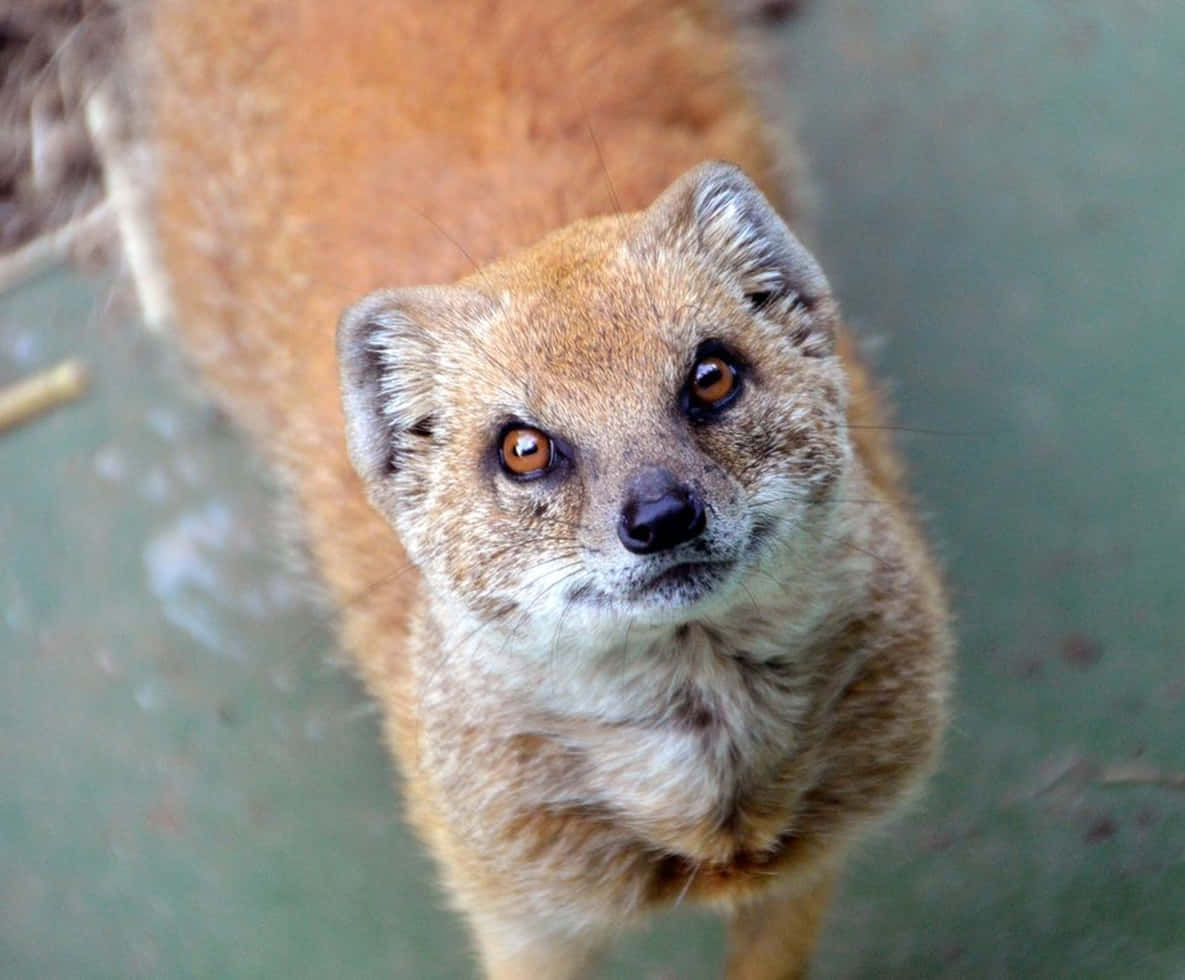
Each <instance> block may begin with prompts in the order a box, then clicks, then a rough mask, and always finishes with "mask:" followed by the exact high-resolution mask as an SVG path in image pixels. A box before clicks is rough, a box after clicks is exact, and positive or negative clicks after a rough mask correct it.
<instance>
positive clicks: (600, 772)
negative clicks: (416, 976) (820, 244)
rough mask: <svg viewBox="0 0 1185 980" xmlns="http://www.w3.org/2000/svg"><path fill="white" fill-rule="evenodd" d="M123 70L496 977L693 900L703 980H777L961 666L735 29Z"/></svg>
mask: <svg viewBox="0 0 1185 980" xmlns="http://www.w3.org/2000/svg"><path fill="white" fill-rule="evenodd" d="M152 36H153V39H154V42H155V49H156V69H155V70H156V72H157V78H156V81H155V84H154V94H155V101H154V119H155V123H154V126H155V128H154V138H155V142H156V148H157V160H158V167H159V172H158V175H157V178H158V184H157V192H156V199H155V201H156V204H155V211H156V214H157V216H158V233H159V239H160V243H161V246H162V250H163V256H164V260H165V265H166V268H167V272H168V277H169V281H170V283H171V294H172V300H173V305H174V308H175V311H176V319H177V324H178V328H179V331H180V334H181V336H182V338H183V340H184V342H185V344H186V347H187V349H188V350H189V351H190V352H191V354H192V356H193V358H194V359H195V361H196V363H197V364H198V366H199V367H200V369H201V370H202V371H203V372H204V374H205V376H206V377H207V379H208V380H209V383H210V385H211V386H212V388H213V390H214V391H215V392H216V393H217V395H218V396H219V397H220V399H221V400H222V401H223V403H224V404H225V405H226V406H227V407H228V409H229V411H230V412H231V413H232V414H233V415H234V416H235V418H236V419H238V420H239V421H240V422H241V424H242V425H243V426H245V427H246V429H247V430H248V431H249V432H250V433H251V434H252V435H253V436H254V437H255V438H256V440H257V441H258V442H259V444H260V445H261V446H262V447H263V448H264V449H265V450H266V451H267V452H268V453H269V454H270V455H271V457H272V458H273V459H274V460H275V462H276V463H277V464H278V467H279V469H280V470H281V472H282V473H284V474H285V475H286V477H287V479H288V481H289V482H290V484H291V486H292V489H293V491H294V493H295V496H296V498H297V499H298V501H299V503H300V505H301V509H302V511H303V515H304V519H305V523H306V529H307V535H308V541H309V544H310V547H311V550H312V552H313V554H314V555H315V557H316V559H317V562H318V564H319V567H320V570H321V573H322V575H323V577H324V581H325V583H326V585H327V586H328V589H329V590H330V592H331V594H332V595H333V596H334V597H335V598H336V600H337V601H338V603H339V606H340V610H341V632H342V638H343V641H344V643H345V645H346V646H347V648H348V649H349V650H350V651H351V652H352V653H353V655H354V657H355V658H356V661H357V663H358V664H359V666H360V669H361V672H362V675H363V677H364V679H365V682H366V684H367V686H368V688H369V690H370V692H371V694H372V695H373V697H374V698H375V699H376V700H377V701H378V703H379V704H380V706H381V707H382V709H383V713H384V720H385V730H386V733H387V737H388V741H389V743H390V746H391V749H392V751H393V752H394V754H395V756H396V758H397V760H398V761H399V764H400V768H401V771H402V773H403V777H404V786H405V793H406V798H407V801H408V811H409V816H410V819H411V820H412V822H413V823H414V825H415V826H416V828H417V829H418V831H419V832H420V834H421V836H422V837H423V839H424V840H425V842H426V843H427V845H428V846H429V848H430V849H431V850H432V852H433V854H434V855H435V857H436V859H437V861H438V864H439V867H440V870H441V874H442V877H443V879H444V881H445V883H446V885H447V887H448V889H449V891H450V893H451V895H452V896H453V898H454V900H455V902H456V904H457V906H458V907H459V909H460V910H461V911H462V912H463V914H464V915H465V917H466V920H467V921H468V923H469V925H470V927H471V929H472V932H473V935H474V939H475V943H476V947H477V950H478V952H479V955H480V957H481V960H482V963H483V966H484V969H485V971H486V973H487V975H488V976H490V977H493V978H512V977H530V978H532V980H539V978H560V980H562V978H566V977H575V976H579V975H582V973H583V971H585V970H586V969H587V968H588V967H589V965H590V964H591V963H593V962H594V961H595V958H596V954H597V951H598V950H599V949H600V948H601V946H602V945H603V944H604V943H605V942H606V941H607V940H608V939H609V938H611V937H612V935H613V934H615V933H616V932H618V931H619V930H620V929H621V928H622V927H623V926H626V925H629V924H631V923H633V922H635V921H638V920H639V919H641V918H642V917H643V916H645V914H646V913H648V912H649V911H651V910H654V909H657V908H662V907H664V906H669V905H671V904H674V903H676V902H679V901H704V902H709V903H712V904H714V905H715V906H716V907H718V908H719V909H721V910H722V911H723V913H724V914H726V915H727V916H728V917H729V919H730V953H729V967H728V968H729V975H730V976H731V977H735V978H784V977H796V976H800V975H802V974H803V972H804V971H805V969H806V964H807V960H808V957H809V954H810V951H811V948H812V946H813V944H814V941H815V937H816V934H817V932H818V929H819V927H820V923H821V921H822V915H823V910H824V908H825V904H826V899H827V897H828V895H829V893H830V891H831V888H832V884H833V882H834V879H835V876H836V874H837V872H838V869H839V868H840V865H841V863H842V860H843V857H844V854H845V852H846V851H847V850H848V849H849V847H850V845H851V843H852V842H854V841H855V840H857V839H858V838H859V836H860V835H861V833H862V832H863V831H865V830H866V829H867V828H868V827H869V826H870V825H871V824H872V823H873V822H874V821H876V820H877V819H878V818H881V817H883V816H884V815H885V814H887V813H889V812H891V811H892V810H893V808H894V807H895V806H897V805H898V804H899V803H900V801H901V800H902V799H903V798H904V797H905V796H906V795H907V794H908V793H909V791H910V790H911V789H912V788H914V787H915V786H917V785H918V783H919V781H920V780H921V778H922V777H923V776H924V775H925V773H926V772H927V771H928V769H929V767H930V765H931V764H932V760H933V757H934V754H935V751H936V747H937V744H938V741H939V737H940V733H941V729H942V727H943V722H944V717H945V707H944V705H945V695H946V683H947V681H946V675H947V670H948V661H949V657H950V648H951V640H950V635H949V629H948V625H947V612H946V607H945V600H944V598H943V595H942V589H941V585H940V582H939V578H938V576H937V574H936V572H935V570H934V568H933V566H932V563H931V560H930V558H929V557H928V554H927V551H926V548H925V545H924V542H923V540H922V537H921V535H920V533H919V531H918V527H917V524H916V521H915V520H914V518H913V517H912V514H911V508H910V503H909V499H908V496H907V494H906V492H905V491H904V489H903V485H902V478H901V475H900V472H899V465H898V462H897V458H896V456H895V453H894V450H893V447H892V445H891V443H890V440H889V439H888V437H887V432H886V416H885V413H884V410H883V409H882V407H881V405H880V403H879V401H878V398H877V396H876V394H875V391H874V389H873V387H872V385H871V383H870V381H869V379H868V377H867V375H866V373H865V371H864V369H863V367H862V366H861V364H860V362H859V361H858V359H857V358H856V356H855V353H854V350H853V348H852V346H851V343H850V341H849V339H848V336H847V334H846V332H845V330H844V327H843V324H842V322H841V319H840V315H839V312H838V307H837V304H836V301H835V299H834V298H833V296H832V294H831V290H830V287H829V285H828V282H827V279H826V278H825V276H824V274H823V272H822V271H821V270H820V268H819V267H818V265H817V264H816V262H815V260H814V259H813V258H812V257H811V256H810V255H809V254H808V253H807V251H806V250H805V249H804V248H803V246H802V245H801V244H800V243H799V241H798V240H797V239H796V238H795V237H794V236H793V234H792V233H791V232H790V231H789V230H788V228H787V226H786V224H785V219H786V218H787V217H790V216H792V215H793V210H792V202H791V201H790V199H789V198H788V196H787V194H786V184H787V181H788V178H789V176H790V172H791V171H792V169H793V168H792V167H790V166H789V165H788V163H787V162H786V161H785V159H784V158H781V157H779V154H778V153H777V152H775V145H774V144H775V139H774V135H773V133H772V132H771V130H770V128H769V127H768V126H766V124H765V123H764V122H763V120H762V118H761V116H760V114H759V113H758V111H757V110H756V108H755V106H754V104H753V102H752V100H751V97H750V96H749V94H748V93H747V92H746V90H745V87H744V85H743V84H742V81H741V71H740V66H739V64H738V49H737V46H736V44H735V42H734V39H733V35H732V32H731V28H730V24H729V22H728V20H727V18H726V17H725V16H724V15H723V14H721V13H719V12H718V11H716V10H715V9H714V8H713V7H712V6H710V5H709V4H707V3H704V2H699V0H657V2H656V0H651V2H638V0H606V2H600V3H586V2H573V0H561V2H556V3H549V4H532V3H527V2H523V0H516V2H508V0H497V2H489V3H473V2H470V0H440V2H435V3H423V4H405V3H395V4H390V5H381V4H374V3H370V2H362V0H335V2H333V3H329V2H326V0H296V2H286V3H280V2H278V0H258V2H253V3H242V2H239V0H202V2H197V0H186V2H181V0H159V2H158V3H157V4H156V5H155V12H154V15H153V23H152ZM705 160H708V161H714V160H725V161H730V162H729V163H716V162H708V163H704V162H703V161H705ZM343 311H346V312H345V313H344V315H343ZM339 319H340V326H338V328H337V331H336V339H335V324H338V321H339Z"/></svg>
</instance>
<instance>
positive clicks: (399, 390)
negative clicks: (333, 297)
mask: <svg viewBox="0 0 1185 980" xmlns="http://www.w3.org/2000/svg"><path fill="white" fill-rule="evenodd" d="M473 299H474V296H473V295H472V294H471V293H470V291H469V290H465V289H463V288H461V287H453V286H421V287H415V288H410V289H387V290H380V291H379V292H376V293H371V294H370V295H369V296H367V297H366V298H365V299H363V300H361V301H359V302H358V303H355V304H354V305H353V306H352V307H350V308H349V309H348V310H347V311H346V312H345V314H344V315H343V316H342V318H341V321H340V323H339V324H338V328H337V358H338V367H339V370H340V376H341V389H342V405H343V407H344V409H345V416H346V444H347V446H348V448H349V452H350V461H351V462H352V463H353V464H354V469H356V470H357V471H358V474H359V476H361V477H362V479H363V480H364V481H365V482H366V483H367V484H370V485H373V484H375V483H377V482H379V481H381V480H384V479H385V478H387V477H390V476H393V475H394V474H395V473H396V472H397V471H398V470H399V468H400V466H401V464H402V461H403V459H404V458H405V457H406V455H407V454H408V452H409V451H410V450H411V448H412V443H413V442H414V441H415V440H416V439H422V438H430V437H431V435H432V426H433V422H434V417H435V415H436V413H437V411H438V397H439V396H438V391H439V387H440V384H439V374H440V371H439V364H440V358H439V354H438V347H439V344H440V341H441V339H442V337H443V336H444V335H445V334H446V333H447V331H448V330H449V327H450V326H451V325H453V324H456V323H458V321H459V320H461V319H464V318H465V316H466V314H468V315H469V316H472V314H473V309H472V308H473V305H474V304H473Z"/></svg>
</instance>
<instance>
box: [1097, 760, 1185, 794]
mask: <svg viewBox="0 0 1185 980" xmlns="http://www.w3.org/2000/svg"><path fill="white" fill-rule="evenodd" d="M1099 782H1100V783H1102V784H1103V785H1104V786H1164V787H1165V788H1167V789H1181V790H1185V772H1178V771H1176V770H1173V769H1161V768H1160V767H1159V766H1152V765H1148V764H1146V763H1140V762H1119V763H1115V764H1114V765H1110V766H1104V767H1103V771H1102V773H1101V775H1100V776H1099Z"/></svg>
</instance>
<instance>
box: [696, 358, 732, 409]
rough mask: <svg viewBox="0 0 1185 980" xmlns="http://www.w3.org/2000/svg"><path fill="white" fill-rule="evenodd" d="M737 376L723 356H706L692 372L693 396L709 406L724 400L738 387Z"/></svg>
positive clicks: (705, 405) (701, 403)
mask: <svg viewBox="0 0 1185 980" xmlns="http://www.w3.org/2000/svg"><path fill="white" fill-rule="evenodd" d="M736 383H737V376H736V371H734V370H733V367H732V365H731V364H729V363H728V362H727V361H726V360H724V358H722V357H705V358H704V359H703V360H701V361H699V363H697V364H696V366H695V370H693V371H692V374H691V397H692V398H693V399H694V400H695V401H697V402H699V404H700V405H702V406H704V407H707V406H709V405H716V404H718V403H719V402H722V401H723V400H724V399H725V398H727V397H728V396H729V395H731V394H732V392H733V389H735V388H736Z"/></svg>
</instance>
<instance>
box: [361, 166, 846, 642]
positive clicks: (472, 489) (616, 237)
mask: <svg viewBox="0 0 1185 980" xmlns="http://www.w3.org/2000/svg"><path fill="white" fill-rule="evenodd" d="M836 318H837V312H836V307H835V303H834V301H833V300H832V297H831V295H830V291H829V288H828V285H827V281H826V279H825V278H824V276H823V274H822V272H821V271H820V269H819V267H818V265H817V264H816V263H815V261H814V259H813V258H812V257H811V256H810V255H809V254H808V253H807V251H806V250H805V249H804V248H803V246H802V245H801V244H800V243H799V242H798V240H797V239H796V238H795V237H794V236H793V235H792V234H791V233H790V231H789V230H788V229H787V228H786V226H785V224H784V223H783V222H782V220H781V218H779V216H778V215H777V213H776V212H775V211H774V209H773V208H772V207H771V206H770V204H769V203H768V202H767V201H766V199H765V198H764V197H763V196H762V195H761V193H760V191H758V189H757V188H756V187H755V186H754V184H753V183H752V182H751V181H750V180H749V179H748V178H747V177H746V176H745V175H744V174H743V173H741V172H740V171H739V170H738V169H737V168H735V167H733V166H729V165H726V164H720V163H708V164H704V165H701V166H699V167H697V168H696V169H694V170H692V171H690V172H689V173H687V174H685V175H684V176H683V177H681V178H680V179H679V180H677V181H676V182H675V183H674V184H672V185H671V186H670V187H669V188H667V190H666V191H664V192H663V193H662V195H661V196H659V198H658V199H657V200H656V201H655V202H654V203H653V204H652V205H651V206H650V207H649V208H647V209H645V210H644V211H641V212H637V213H634V214H627V215H618V216H614V217H605V218H598V219H593V220H588V221H583V222H579V223H577V224H574V225H571V226H569V227H567V228H564V229H562V230H560V231H557V232H555V233H553V234H552V235H550V236H548V237H547V238H545V239H543V240H542V241H541V242H539V243H538V244H536V245H535V246H533V247H531V248H529V249H527V250H526V251H524V252H522V253H520V254H518V255H515V256H513V257H511V258H508V259H506V260H504V261H501V262H499V263H497V264H495V265H491V266H489V267H486V268H484V269H482V270H480V271H479V272H478V273H476V274H474V275H472V276H470V277H468V278H467V279H465V280H463V281H461V282H460V283H458V284H456V285H451V286H432V287H423V288H410V289H396V290H389V291H382V292H378V293H374V294H372V295H370V296H368V297H367V298H365V299H364V300H362V301H361V302H360V303H358V304H357V305H355V306H354V307H353V308H352V309H350V310H349V311H348V312H347V313H346V314H345V316H344V317H343V319H342V321H341V325H340V328H339V331H338V351H339V357H340V362H341V378H342V386H343V396H344V403H345V413H346V421H347V439H348V444H349V451H350V456H351V459H352V461H353V464H354V466H355V468H356V469H357V471H358V473H359V474H360V475H361V477H362V479H363V481H364V482H365V485H366V487H367V491H368V494H369V496H370V499H371V501H372V502H373V504H374V505H375V506H376V507H377V508H378V509H379V510H380V511H381V512H382V513H383V514H384V515H385V516H386V517H387V519H388V520H389V521H391V522H392V524H393V525H394V526H395V528H396V529H397V531H398V532H399V534H400V536H401V538H402V540H403V542H404V546H405V548H406V550H407V552H408V554H409V556H410V557H411V559H412V561H414V562H415V563H416V564H417V565H418V566H419V567H420V569H421V570H422V571H423V573H424V575H425V576H426V578H427V580H428V583H429V586H430V588H431V590H432V593H433V594H434V595H437V596H442V597H446V598H448V599H449V600H451V601H453V602H455V603H459V604H460V605H461V606H463V607H464V608H466V609H468V610H469V611H471V612H472V613H473V614H474V615H476V616H477V617H478V618H479V619H481V620H484V621H493V620H498V619H502V620H505V621H506V622H507V623H520V624H525V625H526V626H527V627H539V628H541V629H543V630H550V629H551V628H552V627H553V626H558V623H559V622H560V621H562V620H564V621H571V619H570V617H576V620H577V621H579V622H582V623H585V624H587V625H588V628H589V629H591V630H592V631H593V632H595V630H596V624H597V623H598V622H608V621H615V622H618V623H620V622H622V621H646V622H653V623H671V622H675V623H678V622H681V621H687V620H690V619H693V618H695V617H697V616H702V615H710V614H712V613H713V612H715V611H719V609H720V608H721V607H726V606H733V605H739V604H740V603H743V602H744V601H746V600H745V595H744V594H745V592H746V591H748V590H747V589H746V582H748V583H749V584H750V585H753V584H754V582H755V580H756V579H755V577H756V576H757V575H758V574H761V575H763V576H765V577H767V578H769V577H770V576H771V575H773V576H776V575H778V574H787V575H792V574H798V573H802V574H808V575H809V574H810V569H809V568H805V569H796V568H795V567H794V566H793V561H794V559H793V555H795V554H796V553H797V554H802V553H806V551H804V549H803V548H801V547H799V546H800V545H803V544H805V543H806V542H807V541H808V539H809V538H810V536H811V535H812V534H821V533H823V532H822V531H821V530H819V528H821V527H822V525H823V522H822V521H821V520H820V519H819V518H820V515H824V514H825V513H826V512H827V510H828V507H829V501H830V500H831V499H832V498H833V497H836V496H837V494H836V487H837V486H839V485H840V483H841V482H842V478H843V476H844V473H845V470H846V468H847V467H848V465H849V461H850V458H851V451H850V448H849V443H848V440H847V436H846V431H845V425H844V411H845V398H846V389H845V382H844V376H843V372H842V370H841V368H840V365H839V363H838V359H837V358H836V357H835V356H834V353H833V347H834V328H835V323H836ZM788 562H789V563H790V564H789V565H787V563H788ZM771 570H772V571H771ZM779 570H781V571H780V572H779Z"/></svg>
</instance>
